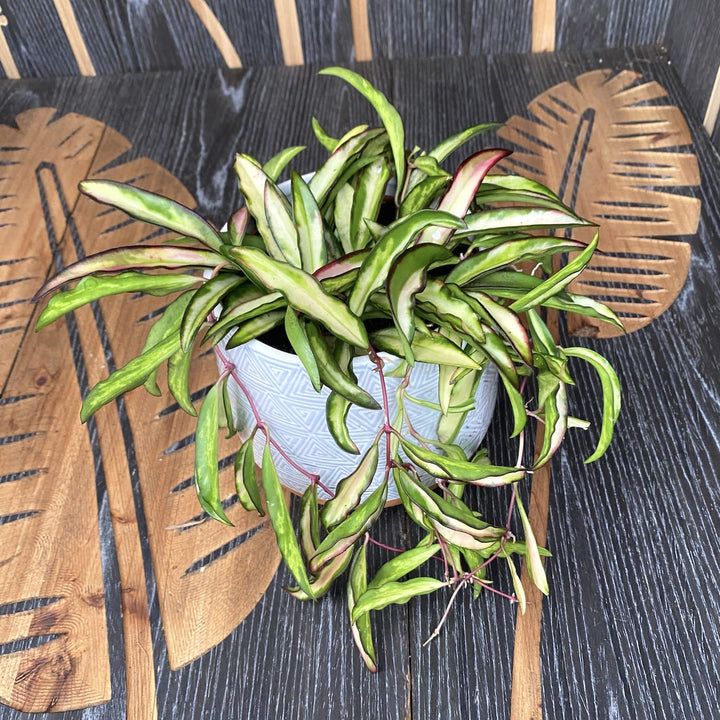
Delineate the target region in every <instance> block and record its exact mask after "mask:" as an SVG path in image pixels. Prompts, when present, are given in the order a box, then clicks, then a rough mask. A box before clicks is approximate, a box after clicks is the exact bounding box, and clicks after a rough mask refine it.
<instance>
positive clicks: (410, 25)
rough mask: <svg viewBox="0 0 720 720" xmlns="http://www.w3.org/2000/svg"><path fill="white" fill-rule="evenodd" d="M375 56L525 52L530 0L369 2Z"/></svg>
mask: <svg viewBox="0 0 720 720" xmlns="http://www.w3.org/2000/svg"><path fill="white" fill-rule="evenodd" d="M368 17H369V23H370V36H371V39H372V46H373V52H374V57H378V58H412V57H416V58H422V57H436V56H444V55H478V54H482V53H496V52H527V51H529V50H530V47H531V34H532V0H514V1H513V2H512V3H508V2H506V0H485V1H484V2H482V1H481V0H452V1H451V2H443V3H432V2H422V3H416V2H412V1H411V0H399V1H398V0H395V1H391V0H368Z"/></svg>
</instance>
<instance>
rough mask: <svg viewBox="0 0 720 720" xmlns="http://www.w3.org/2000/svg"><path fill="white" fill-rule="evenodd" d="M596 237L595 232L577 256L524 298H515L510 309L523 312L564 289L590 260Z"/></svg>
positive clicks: (596, 240) (595, 244)
mask: <svg viewBox="0 0 720 720" xmlns="http://www.w3.org/2000/svg"><path fill="white" fill-rule="evenodd" d="M598 239H599V235H598V233H595V237H594V238H593V240H592V242H591V243H590V244H589V245H588V246H587V247H586V248H585V249H584V250H583V251H582V252H581V253H580V254H579V255H578V256H577V257H575V258H573V259H572V260H571V261H570V262H569V263H568V264H567V265H565V266H564V267H563V268H561V269H560V270H558V272H556V273H555V274H554V275H551V276H550V277H549V278H548V279H547V280H545V282H543V283H541V284H540V285H538V286H537V287H536V288H535V289H534V290H531V291H530V292H529V293H528V294H527V295H525V297H524V298H522V299H521V300H516V301H515V302H514V303H513V304H512V305H511V306H510V309H511V310H514V311H515V312H517V313H521V312H524V311H525V310H527V309H528V308H531V307H533V306H535V305H539V304H541V303H542V302H543V301H544V300H546V299H547V298H549V297H551V296H553V295H556V294H557V293H559V292H560V291H561V290H564V289H565V287H567V286H568V285H569V284H570V283H571V282H572V281H573V280H574V279H575V278H576V277H577V276H578V275H579V274H580V273H581V272H582V271H583V269H584V268H585V266H586V265H587V264H588V263H589V262H590V258H592V256H593V253H594V252H595V249H596V248H597V244H598Z"/></svg>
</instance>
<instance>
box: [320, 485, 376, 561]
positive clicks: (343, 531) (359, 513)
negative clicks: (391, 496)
mask: <svg viewBox="0 0 720 720" xmlns="http://www.w3.org/2000/svg"><path fill="white" fill-rule="evenodd" d="M387 492H388V482H387V479H385V480H384V481H383V482H382V483H381V484H380V485H379V486H378V487H377V489H375V490H374V491H373V492H372V493H370V495H369V496H368V497H367V498H366V499H365V500H363V502H361V503H360V505H359V506H358V507H357V509H356V510H355V512H353V513H352V514H351V515H349V516H348V517H347V518H345V520H343V521H342V522H341V523H340V524H339V525H337V526H336V527H335V528H334V529H333V530H332V531H331V532H330V533H328V535H327V536H326V537H325V539H324V540H323V541H322V542H321V543H320V546H319V547H318V549H317V552H316V553H315V555H314V557H313V558H312V559H311V560H310V570H311V571H312V572H317V571H318V570H319V569H320V568H321V567H322V566H323V565H324V564H325V563H327V562H328V561H330V560H332V559H333V558H334V557H336V556H338V555H339V554H340V553H342V552H345V550H347V548H348V547H350V546H351V545H353V544H354V543H355V542H356V541H357V539H358V538H359V537H361V536H362V535H364V534H365V533H366V532H367V531H368V530H369V529H370V528H371V527H372V526H373V524H374V523H375V521H376V520H377V519H378V517H379V516H380V513H381V512H382V510H383V508H384V507H385V501H386V500H387Z"/></svg>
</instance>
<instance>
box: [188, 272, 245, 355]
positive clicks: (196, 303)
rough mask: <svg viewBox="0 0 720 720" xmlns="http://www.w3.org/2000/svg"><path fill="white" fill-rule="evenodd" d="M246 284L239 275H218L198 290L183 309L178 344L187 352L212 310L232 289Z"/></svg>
mask: <svg viewBox="0 0 720 720" xmlns="http://www.w3.org/2000/svg"><path fill="white" fill-rule="evenodd" d="M243 282H247V280H245V278H244V277H242V276H241V275H235V274H234V273H220V274H219V275H217V276H215V277H214V278H211V279H209V280H208V281H207V282H205V284H204V285H203V286H202V287H201V288H198V290H196V291H195V293H194V294H193V296H192V300H190V303H189V304H188V306H187V308H186V309H185V313H184V315H183V319H182V324H181V325H180V344H181V346H182V348H183V349H184V350H188V349H189V348H190V347H191V346H192V344H193V342H194V340H195V337H196V336H197V334H198V332H199V330H200V328H201V327H202V326H203V324H204V323H206V322H207V318H208V315H209V314H210V313H211V312H212V310H213V308H214V307H215V306H216V305H217V304H218V303H219V302H220V301H221V300H222V299H223V298H224V297H225V295H227V293H229V292H230V291H231V290H233V289H234V288H236V287H238V286H239V285H240V284H242V283H243Z"/></svg>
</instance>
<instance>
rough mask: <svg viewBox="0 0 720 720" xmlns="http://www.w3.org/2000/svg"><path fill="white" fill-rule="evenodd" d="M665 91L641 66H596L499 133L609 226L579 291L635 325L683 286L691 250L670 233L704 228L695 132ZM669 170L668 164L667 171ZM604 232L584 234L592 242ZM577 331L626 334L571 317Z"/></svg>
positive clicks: (587, 213)
mask: <svg viewBox="0 0 720 720" xmlns="http://www.w3.org/2000/svg"><path fill="white" fill-rule="evenodd" d="M665 100H666V92H665V90H663V88H662V87H661V86H660V85H658V84H657V83H655V82H642V80H641V76H640V75H639V74H637V73H632V72H629V71H624V72H621V73H619V74H613V73H612V72H611V71H610V70H607V71H602V70H597V71H594V72H591V73H585V74H583V75H580V76H578V77H577V78H576V79H575V80H574V81H573V82H572V83H561V84H559V85H555V86H553V87H552V88H550V89H548V90H546V91H545V92H544V93H542V94H541V95H540V96H538V97H537V98H535V99H534V100H533V101H532V102H531V103H530V104H529V105H528V111H527V114H528V115H529V119H527V118H526V117H523V116H513V117H511V118H510V120H509V121H508V124H507V126H506V127H504V128H503V129H502V130H501V131H500V136H501V137H502V138H503V139H504V140H506V141H508V142H510V143H511V144H512V145H513V146H514V147H515V148H517V152H515V153H514V154H513V155H512V156H511V157H510V158H508V160H507V161H506V163H505V165H506V167H508V168H510V170H511V171H514V172H521V173H524V174H527V175H528V176H530V177H533V178H535V179H537V180H539V181H540V182H543V183H544V184H546V185H547V186H548V187H550V188H552V189H553V190H554V191H555V192H557V193H558V194H559V196H560V197H561V198H562V199H563V201H564V202H566V203H567V204H569V205H571V206H572V207H574V208H576V210H577V212H578V213H579V214H580V215H582V216H583V217H586V218H588V219H589V220H592V221H593V222H594V223H597V225H598V226H599V230H600V242H599V244H598V248H599V250H600V251H601V253H602V254H598V255H596V256H595V257H594V258H593V259H592V260H591V262H590V265H589V266H588V268H587V270H586V272H584V273H583V275H582V276H581V277H580V278H578V279H577V280H576V281H574V282H573V283H572V284H571V285H570V290H574V291H575V292H581V293H583V294H585V295H589V296H592V297H596V298H598V299H600V300H602V301H603V302H606V303H607V304H608V306H609V307H611V308H612V309H613V310H614V311H615V312H616V313H617V314H618V315H619V316H620V317H621V318H622V321H623V323H624V325H625V328H626V330H627V331H628V332H631V331H633V330H637V329H638V328H640V327H644V326H645V325H647V324H648V323H649V322H652V320H654V319H655V318H657V316H658V315H660V313H662V312H663V311H664V310H666V309H667V308H668V307H669V306H670V305H671V303H672V302H673V301H674V300H675V298H676V297H677V296H678V294H679V293H680V290H681V288H682V286H683V283H684V282H685V278H686V277H687V273H688V269H689V267H690V247H689V246H688V245H687V244H686V243H685V242H673V241H669V240H667V239H666V238H667V237H669V236H688V235H692V234H693V233H695V232H696V230H697V226H698V221H699V215H700V203H699V201H698V200H697V198H694V197H692V196H691V195H690V194H689V193H688V192H687V190H685V191H684V192H680V189H681V188H688V187H693V186H696V185H698V184H699V182H700V174H699V168H698V164H697V160H696V158H695V156H694V155H693V154H692V153H691V152H690V151H689V149H688V145H689V144H690V131H689V129H688V127H687V124H686V122H685V120H684V118H683V117H682V114H681V113H680V111H679V109H678V108H677V107H674V106H672V105H667V104H664V101H665ZM659 169H660V170H659ZM594 233H595V229H594V228H593V229H583V231H582V232H579V233H575V235H576V236H578V237H580V238H584V239H585V240H587V241H589V240H590V239H591V238H592V235H593V234H594ZM568 322H569V327H570V331H571V332H572V333H573V334H588V333H590V334H592V335H593V336H595V337H607V336H608V335H612V334H617V333H618V332H619V331H618V330H615V329H613V328H611V327H609V326H604V324H602V323H599V322H597V321H595V320H592V319H589V318H582V317H572V318H570V319H569V321H568Z"/></svg>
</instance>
